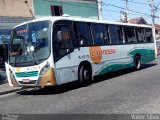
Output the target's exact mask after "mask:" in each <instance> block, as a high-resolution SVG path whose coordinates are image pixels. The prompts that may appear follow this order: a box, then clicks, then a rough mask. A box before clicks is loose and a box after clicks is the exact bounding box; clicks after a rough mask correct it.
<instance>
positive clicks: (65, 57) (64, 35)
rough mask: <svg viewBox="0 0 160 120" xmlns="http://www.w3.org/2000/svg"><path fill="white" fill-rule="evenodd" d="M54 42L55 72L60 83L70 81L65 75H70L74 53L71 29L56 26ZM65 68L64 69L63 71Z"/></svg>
mask: <svg viewBox="0 0 160 120" xmlns="http://www.w3.org/2000/svg"><path fill="white" fill-rule="evenodd" d="M53 38H54V40H53V57H54V63H55V72H56V74H57V77H58V80H59V81H58V83H64V82H65V81H69V79H70V78H67V77H66V78H65V77H64V76H65V74H69V72H70V71H71V70H70V67H69V66H70V64H71V63H70V62H71V59H72V57H71V53H72V52H73V50H74V49H73V44H72V39H71V35H70V27H69V26H68V25H61V24H60V25H56V26H55V27H54V37H53ZM62 68H63V69H62Z"/></svg>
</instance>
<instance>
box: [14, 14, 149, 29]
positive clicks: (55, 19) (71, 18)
mask: <svg viewBox="0 0 160 120" xmlns="http://www.w3.org/2000/svg"><path fill="white" fill-rule="evenodd" d="M44 20H49V21H52V22H55V21H59V20H69V21H77V22H90V23H101V24H113V25H124V26H135V27H148V28H152V26H150V25H143V24H132V23H122V22H113V21H104V20H92V19H86V18H76V17H63V16H56V17H55V16H54V17H44V18H37V19H33V20H30V21H27V22H24V23H21V24H19V25H17V26H15V27H14V28H16V27H18V26H21V25H24V24H27V23H31V22H37V21H44Z"/></svg>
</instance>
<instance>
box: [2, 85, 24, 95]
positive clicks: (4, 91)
mask: <svg viewBox="0 0 160 120" xmlns="http://www.w3.org/2000/svg"><path fill="white" fill-rule="evenodd" d="M20 89H21V87H11V86H9V84H8V83H5V84H1V85H0V95H4V94H7V93H11V92H15V91H19V90H20Z"/></svg>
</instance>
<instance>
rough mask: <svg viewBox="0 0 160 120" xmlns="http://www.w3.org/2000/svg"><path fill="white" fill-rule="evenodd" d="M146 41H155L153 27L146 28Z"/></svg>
mask: <svg viewBox="0 0 160 120" xmlns="http://www.w3.org/2000/svg"><path fill="white" fill-rule="evenodd" d="M145 32H146V42H153V36H152V29H149V28H146V29H145Z"/></svg>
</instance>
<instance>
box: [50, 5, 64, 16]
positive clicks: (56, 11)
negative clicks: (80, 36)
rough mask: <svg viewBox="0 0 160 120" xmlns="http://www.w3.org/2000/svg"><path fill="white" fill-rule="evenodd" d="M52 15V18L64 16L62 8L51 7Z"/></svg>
mask: <svg viewBox="0 0 160 120" xmlns="http://www.w3.org/2000/svg"><path fill="white" fill-rule="evenodd" d="M51 14H52V16H62V14H63V10H62V6H54V5H52V6H51Z"/></svg>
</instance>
